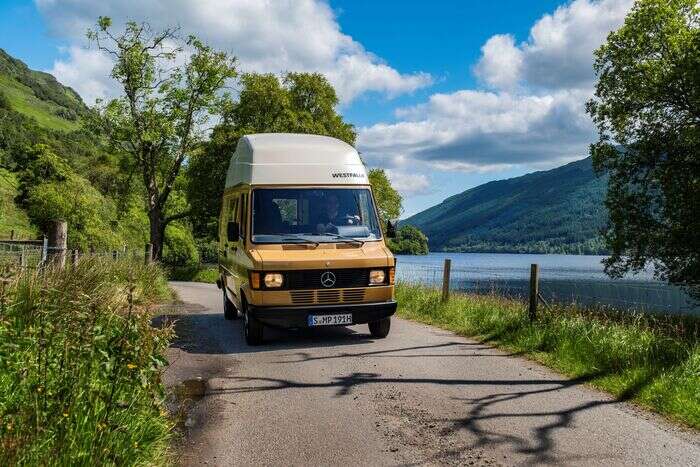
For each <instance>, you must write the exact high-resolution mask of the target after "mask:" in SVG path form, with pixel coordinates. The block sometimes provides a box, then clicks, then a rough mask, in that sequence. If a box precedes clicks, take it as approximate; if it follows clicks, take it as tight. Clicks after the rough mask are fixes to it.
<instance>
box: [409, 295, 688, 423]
mask: <svg viewBox="0 0 700 467" xmlns="http://www.w3.org/2000/svg"><path fill="white" fill-rule="evenodd" d="M396 298H397V301H398V303H399V308H398V315H399V316H401V317H404V318H408V319H412V320H415V321H420V322H423V323H427V324H431V325H435V326H438V327H441V328H443V329H448V330H450V331H453V332H455V333H457V334H460V335H463V336H470V337H476V338H478V339H480V340H482V341H486V342H490V343H493V344H495V345H497V346H500V347H503V348H506V349H508V350H511V351H514V352H519V353H522V354H523V355H524V356H527V357H529V358H531V359H533V360H536V361H538V362H540V363H543V364H545V365H547V366H549V367H551V368H554V369H555V370H557V371H559V372H561V373H564V374H566V375H568V376H570V377H572V378H584V379H585V380H586V381H588V382H589V383H590V384H592V385H593V386H594V387H597V388H599V389H602V390H604V391H607V392H609V393H611V394H613V395H614V396H616V397H617V398H618V399H620V400H629V401H632V402H634V403H636V404H639V405H641V406H643V407H646V408H648V409H651V410H654V411H657V412H659V413H661V414H664V415H666V416H668V417H669V418H671V419H674V420H676V421H679V422H681V423H683V424H686V425H688V426H690V427H693V428H696V429H700V320H697V319H693V318H682V317H661V316H651V315H647V314H634V313H620V312H615V311H610V310H607V311H606V310H583V309H578V308H575V307H552V308H551V309H550V310H546V309H543V310H541V313H540V314H539V318H538V320H537V321H536V322H535V323H530V321H529V320H528V318H527V313H526V311H525V309H526V305H525V304H524V303H522V302H520V301H517V300H511V299H506V298H502V297H497V296H478V295H466V294H454V295H453V296H452V297H451V299H450V301H449V302H448V303H441V302H440V292H439V291H438V290H435V289H432V288H427V287H422V286H415V285H407V284H400V285H398V286H397V288H396Z"/></svg>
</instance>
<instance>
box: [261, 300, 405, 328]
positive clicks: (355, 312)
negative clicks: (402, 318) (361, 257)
mask: <svg viewBox="0 0 700 467" xmlns="http://www.w3.org/2000/svg"><path fill="white" fill-rule="evenodd" d="M395 312H396V302H395V301H393V300H392V301H388V302H379V303H357V304H352V305H349V304H341V305H313V306H294V307H286V306H269V307H267V306H255V305H248V313H250V314H251V316H252V317H253V318H255V319H256V320H258V321H260V322H261V323H263V324H266V325H268V326H273V327H282V328H305V327H308V318H309V315H335V314H347V313H352V324H363V323H369V322H370V321H378V320H380V319H383V318H388V317H389V316H391V315H393V314H394V313H395ZM348 326H349V325H348Z"/></svg>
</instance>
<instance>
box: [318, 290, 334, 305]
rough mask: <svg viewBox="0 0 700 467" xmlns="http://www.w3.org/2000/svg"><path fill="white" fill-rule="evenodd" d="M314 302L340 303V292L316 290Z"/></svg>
mask: <svg viewBox="0 0 700 467" xmlns="http://www.w3.org/2000/svg"><path fill="white" fill-rule="evenodd" d="M316 301H317V302H318V303H338V302H340V290H332V289H331V290H317V291H316Z"/></svg>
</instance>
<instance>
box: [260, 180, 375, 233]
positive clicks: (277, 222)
mask: <svg viewBox="0 0 700 467" xmlns="http://www.w3.org/2000/svg"><path fill="white" fill-rule="evenodd" d="M252 225H253V229H252V240H253V242H256V243H297V242H298V243H330V242H339V241H367V240H378V239H380V238H381V235H382V234H381V229H380V228H379V222H378V221H377V216H376V212H375V210H374V203H373V201H372V194H371V192H370V191H369V190H368V189H366V188H360V189H355V188H256V189H255V190H253V218H252Z"/></svg>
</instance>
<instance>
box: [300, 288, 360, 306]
mask: <svg viewBox="0 0 700 467" xmlns="http://www.w3.org/2000/svg"><path fill="white" fill-rule="evenodd" d="M289 293H290V295H291V296H292V304H294V305H313V304H319V305H321V304H323V305H332V304H335V303H360V302H362V300H364V298H365V289H346V290H337V289H335V290H334V289H326V290H292V291H291V292H289Z"/></svg>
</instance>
